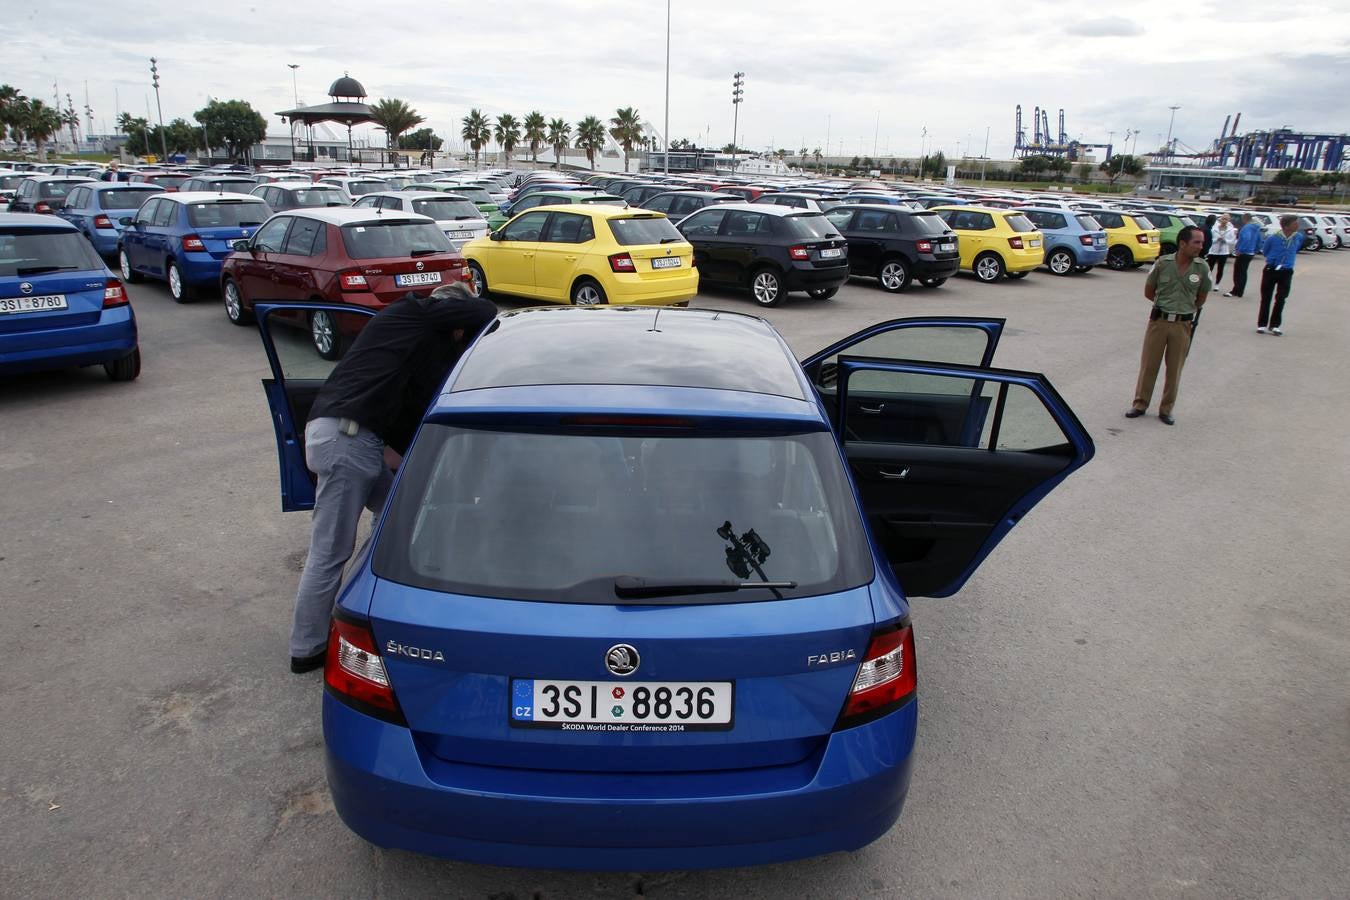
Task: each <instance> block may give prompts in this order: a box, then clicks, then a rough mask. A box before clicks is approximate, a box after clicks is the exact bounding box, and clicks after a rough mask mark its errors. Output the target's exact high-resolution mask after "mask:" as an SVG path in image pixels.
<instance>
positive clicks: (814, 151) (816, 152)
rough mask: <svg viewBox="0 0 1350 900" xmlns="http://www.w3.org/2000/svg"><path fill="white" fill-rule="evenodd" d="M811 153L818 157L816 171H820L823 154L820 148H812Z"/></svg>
mask: <svg viewBox="0 0 1350 900" xmlns="http://www.w3.org/2000/svg"><path fill="white" fill-rule="evenodd" d="M811 155H812V156H814V157H815V158H816V171H817V172H819V171H820V156H821V154H820V148H819V147H817V148H816V149H814V150H812V151H811Z"/></svg>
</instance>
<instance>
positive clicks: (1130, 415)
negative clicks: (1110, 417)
mask: <svg viewBox="0 0 1350 900" xmlns="http://www.w3.org/2000/svg"><path fill="white" fill-rule="evenodd" d="M1143 414H1144V411H1143V410H1142V409H1135V408H1133V407H1131V408H1130V409H1129V411H1128V412H1126V413H1125V418H1127V419H1137V418H1139V417H1140V416H1142V415H1143Z"/></svg>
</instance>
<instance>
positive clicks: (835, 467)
mask: <svg viewBox="0 0 1350 900" xmlns="http://www.w3.org/2000/svg"><path fill="white" fill-rule="evenodd" d="M728 526H729V531H728ZM719 531H722V532H724V533H730V534H731V535H733V537H735V538H736V539H737V542H739V543H741V545H742V546H744V545H745V542H744V541H741V538H742V537H743V536H744V535H746V534H747V533H748V532H750V531H753V532H754V533H755V535H757V536H758V538H759V540H761V541H762V542H763V547H764V548H765V549H767V551H768V555H767V557H765V558H764V559H763V562H762V563H761V564H760V568H761V569H762V571H763V575H764V577H765V578H767V579H769V580H772V581H795V582H796V583H797V586H796V587H795V588H787V589H782V591H781V595H782V596H784V597H800V596H807V595H811V594H821V593H826V592H833V591H840V590H845V589H847V588H851V587H856V586H859V585H862V584H866V583H867V582H869V581H871V579H872V574H873V572H872V565H871V561H870V556H869V555H868V554H867V553H866V552H865V551H864V549H863V548H865V547H866V538H865V536H864V535H863V532H862V523H861V521H860V519H859V517H858V512H857V506H856V504H855V502H854V500H853V498H852V493H851V490H850V488H849V487H848V484H847V482H846V480H845V478H844V473H843V467H842V466H841V465H840V463H839V451H838V449H837V447H836V445H835V443H834V439H833V438H832V437H831V435H830V434H829V433H828V432H815V433H811V434H797V435H779V436H772V437H760V436H740V437H736V436H719V437H694V436H690V437H672V436H667V435H662V436H652V435H647V434H642V433H633V434H621V435H617V434H605V433H603V432H597V431H592V432H588V433H570V434H555V433H537V432H536V433H517V432H507V431H487V430H475V429H463V428H454V427H450V426H446V425H434V424H433V425H428V426H427V427H425V428H424V429H423V430H422V434H421V436H420V437H419V438H418V440H417V444H416V445H415V447H414V448H413V451H412V453H411V454H410V457H409V460H408V462H407V463H405V464H404V466H403V475H402V478H401V485H400V488H399V490H398V492H397V493H396V494H395V496H394V499H393V503H392V506H391V508H390V511H389V516H388V518H387V519H386V521H385V524H384V526H383V527H382V530H381V533H380V542H379V544H378V545H377V546H376V548H375V555H374V563H373V564H374V570H375V573H376V574H377V575H378V576H380V577H381V578H387V579H389V580H391V581H396V582H400V583H403V584H408V585H413V586H416V587H422V588H427V589H430V590H435V591H448V592H453V593H459V594H471V595H477V596H487V597H500V598H503V599H521V600H543V601H558V602H565V603H598V604H634V605H639V604H650V603H651V602H652V601H651V600H624V599H620V598H618V597H616V595H615V593H614V581H615V578H616V577H618V576H624V575H629V576H636V577H639V578H646V579H648V580H666V579H680V580H682V581H686V582H687V581H688V580H690V579H697V580H704V579H707V580H710V581H722V582H726V581H734V582H751V581H760V580H763V579H762V578H761V576H760V575H759V574H758V573H757V572H755V571H754V570H753V568H751V569H749V571H748V573H747V571H746V570H745V569H744V568H742V569H741V571H740V572H736V571H734V570H733V568H732V567H733V565H735V566H738V567H739V565H740V560H739V558H738V554H737V551H736V548H735V547H734V546H733V543H732V542H731V541H728V540H727V539H725V538H724V537H723V536H722V535H721V534H719ZM579 535H584V536H585V537H584V539H582V540H579V539H578V536H579ZM634 535H638V536H640V537H639V538H638V539H634ZM773 598H774V594H773V593H772V592H771V591H769V590H767V589H764V588H758V589H756V588H751V589H744V590H739V591H735V592H727V593H710V592H707V591H704V592H701V593H691V594H688V595H684V596H680V597H675V598H672V599H669V600H666V601H665V602H672V601H673V602H677V603H678V602H685V601H686V600H690V599H693V600H695V601H696V602H720V603H736V602H745V601H751V600H771V599H773Z"/></svg>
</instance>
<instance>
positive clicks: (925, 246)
mask: <svg viewBox="0 0 1350 900" xmlns="http://www.w3.org/2000/svg"><path fill="white" fill-rule="evenodd" d="M914 249H915V250H918V251H919V252H920V253H932V252H933V242H932V241H915V242H914Z"/></svg>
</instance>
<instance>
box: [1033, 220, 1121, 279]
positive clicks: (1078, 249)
mask: <svg viewBox="0 0 1350 900" xmlns="http://www.w3.org/2000/svg"><path fill="white" fill-rule="evenodd" d="M1017 211H1018V212H1020V213H1023V214H1024V215H1025V216H1026V217H1027V218H1028V219H1030V220H1031V223H1032V224H1033V225H1035V226H1036V229H1037V230H1038V231H1040V232H1041V234H1042V235H1043V236H1044V238H1045V265H1046V268H1048V269H1049V270H1050V271H1051V272H1053V273H1054V274H1056V275H1068V274H1069V273H1071V272H1079V273H1082V272H1086V271H1088V270H1089V269H1091V268H1092V267H1093V266H1100V265H1101V264H1102V263H1104V262H1106V251H1107V246H1106V232H1105V231H1103V230H1102V226H1101V224H1100V223H1099V222H1098V221H1097V220H1096V219H1094V218H1093V217H1092V214H1091V213H1090V212H1075V211H1074V210H1071V209H1058V208H1056V207H1050V206H1046V207H1038V206H1022V207H1018V210H1017Z"/></svg>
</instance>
